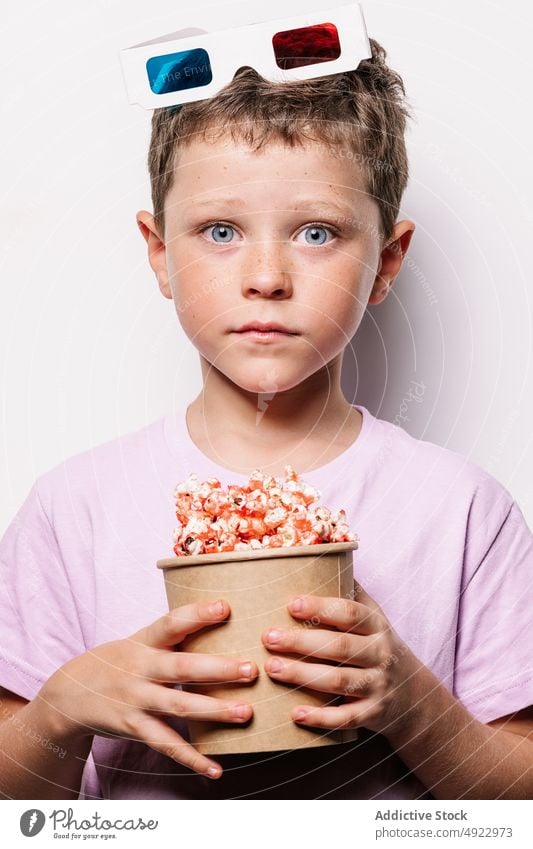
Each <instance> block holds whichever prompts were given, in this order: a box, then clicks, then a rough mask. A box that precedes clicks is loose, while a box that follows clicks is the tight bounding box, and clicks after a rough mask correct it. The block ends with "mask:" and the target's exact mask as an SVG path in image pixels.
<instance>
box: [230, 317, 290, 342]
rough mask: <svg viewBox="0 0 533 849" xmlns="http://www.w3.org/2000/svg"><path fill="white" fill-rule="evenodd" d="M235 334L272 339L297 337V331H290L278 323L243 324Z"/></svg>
mask: <svg viewBox="0 0 533 849" xmlns="http://www.w3.org/2000/svg"><path fill="white" fill-rule="evenodd" d="M235 333H240V334H242V335H243V336H249V335H251V336H257V337H264V338H272V339H274V338H275V337H277V336H298V335H299V334H298V331H296V330H291V329H290V328H288V327H285V326H284V325H283V324H278V322H275V321H270V322H262V321H251V322H249V323H248V324H243V326H242V327H240V328H239V329H238V330H236V331H235Z"/></svg>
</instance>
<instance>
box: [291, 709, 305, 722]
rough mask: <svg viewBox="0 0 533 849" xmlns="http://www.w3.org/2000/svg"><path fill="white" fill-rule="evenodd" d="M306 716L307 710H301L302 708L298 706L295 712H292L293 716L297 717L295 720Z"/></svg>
mask: <svg viewBox="0 0 533 849" xmlns="http://www.w3.org/2000/svg"><path fill="white" fill-rule="evenodd" d="M306 716H307V711H306V710H303V709H302V708H299V709H298V710H297V711H296V713H295V714H294V718H295V719H297V720H300V719H305V717H306Z"/></svg>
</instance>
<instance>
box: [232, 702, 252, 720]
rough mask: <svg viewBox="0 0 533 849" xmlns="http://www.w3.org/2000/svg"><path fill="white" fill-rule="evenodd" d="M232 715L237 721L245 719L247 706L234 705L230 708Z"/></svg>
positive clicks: (247, 711)
mask: <svg viewBox="0 0 533 849" xmlns="http://www.w3.org/2000/svg"><path fill="white" fill-rule="evenodd" d="M232 713H233V716H237V717H238V718H239V719H246V717H247V716H248V713H249V710H248V705H235V706H234V707H233V708H232Z"/></svg>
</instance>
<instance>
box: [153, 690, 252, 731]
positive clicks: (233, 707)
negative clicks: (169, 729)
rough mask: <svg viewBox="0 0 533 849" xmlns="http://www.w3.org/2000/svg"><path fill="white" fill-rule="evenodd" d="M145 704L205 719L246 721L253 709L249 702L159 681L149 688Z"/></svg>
mask: <svg viewBox="0 0 533 849" xmlns="http://www.w3.org/2000/svg"><path fill="white" fill-rule="evenodd" d="M142 707H143V709H144V710H149V711H154V712H156V713H165V714H169V715H170V716H179V717H181V718H182V719H194V720H199V721H200V720H202V721H206V722H247V721H248V720H249V719H250V718H251V716H252V713H253V708H252V706H251V705H250V704H249V703H247V702H242V701H235V700H234V701H231V700H229V699H216V698H214V697H213V696H203V695H201V694H199V693H187V692H185V691H183V690H174V689H172V688H169V687H158V686H157V685H156V684H154V685H152V686H150V687H149V688H147V690H146V695H145V696H144V698H143V704H142Z"/></svg>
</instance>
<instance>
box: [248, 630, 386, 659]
mask: <svg viewBox="0 0 533 849" xmlns="http://www.w3.org/2000/svg"><path fill="white" fill-rule="evenodd" d="M378 638H379V639H380V638H381V635H377V636H371V637H362V636H360V635H359V634H346V633H342V632H339V631H325V630H320V629H314V628H312V629H309V630H307V629H304V628H298V627H296V628H289V629H287V630H286V631H282V630H279V629H277V628H271V629H270V630H267V631H264V632H263V633H262V635H261V639H262V640H263V643H264V645H265V646H266V647H267V648H268V649H270V651H275V652H279V651H281V652H284V651H287V652H292V653H294V654H301V655H303V656H304V657H322V658H325V659H326V660H335V661H337V662H338V663H348V664H350V663H352V664H353V665H354V666H376V665H377V646H378Z"/></svg>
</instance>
